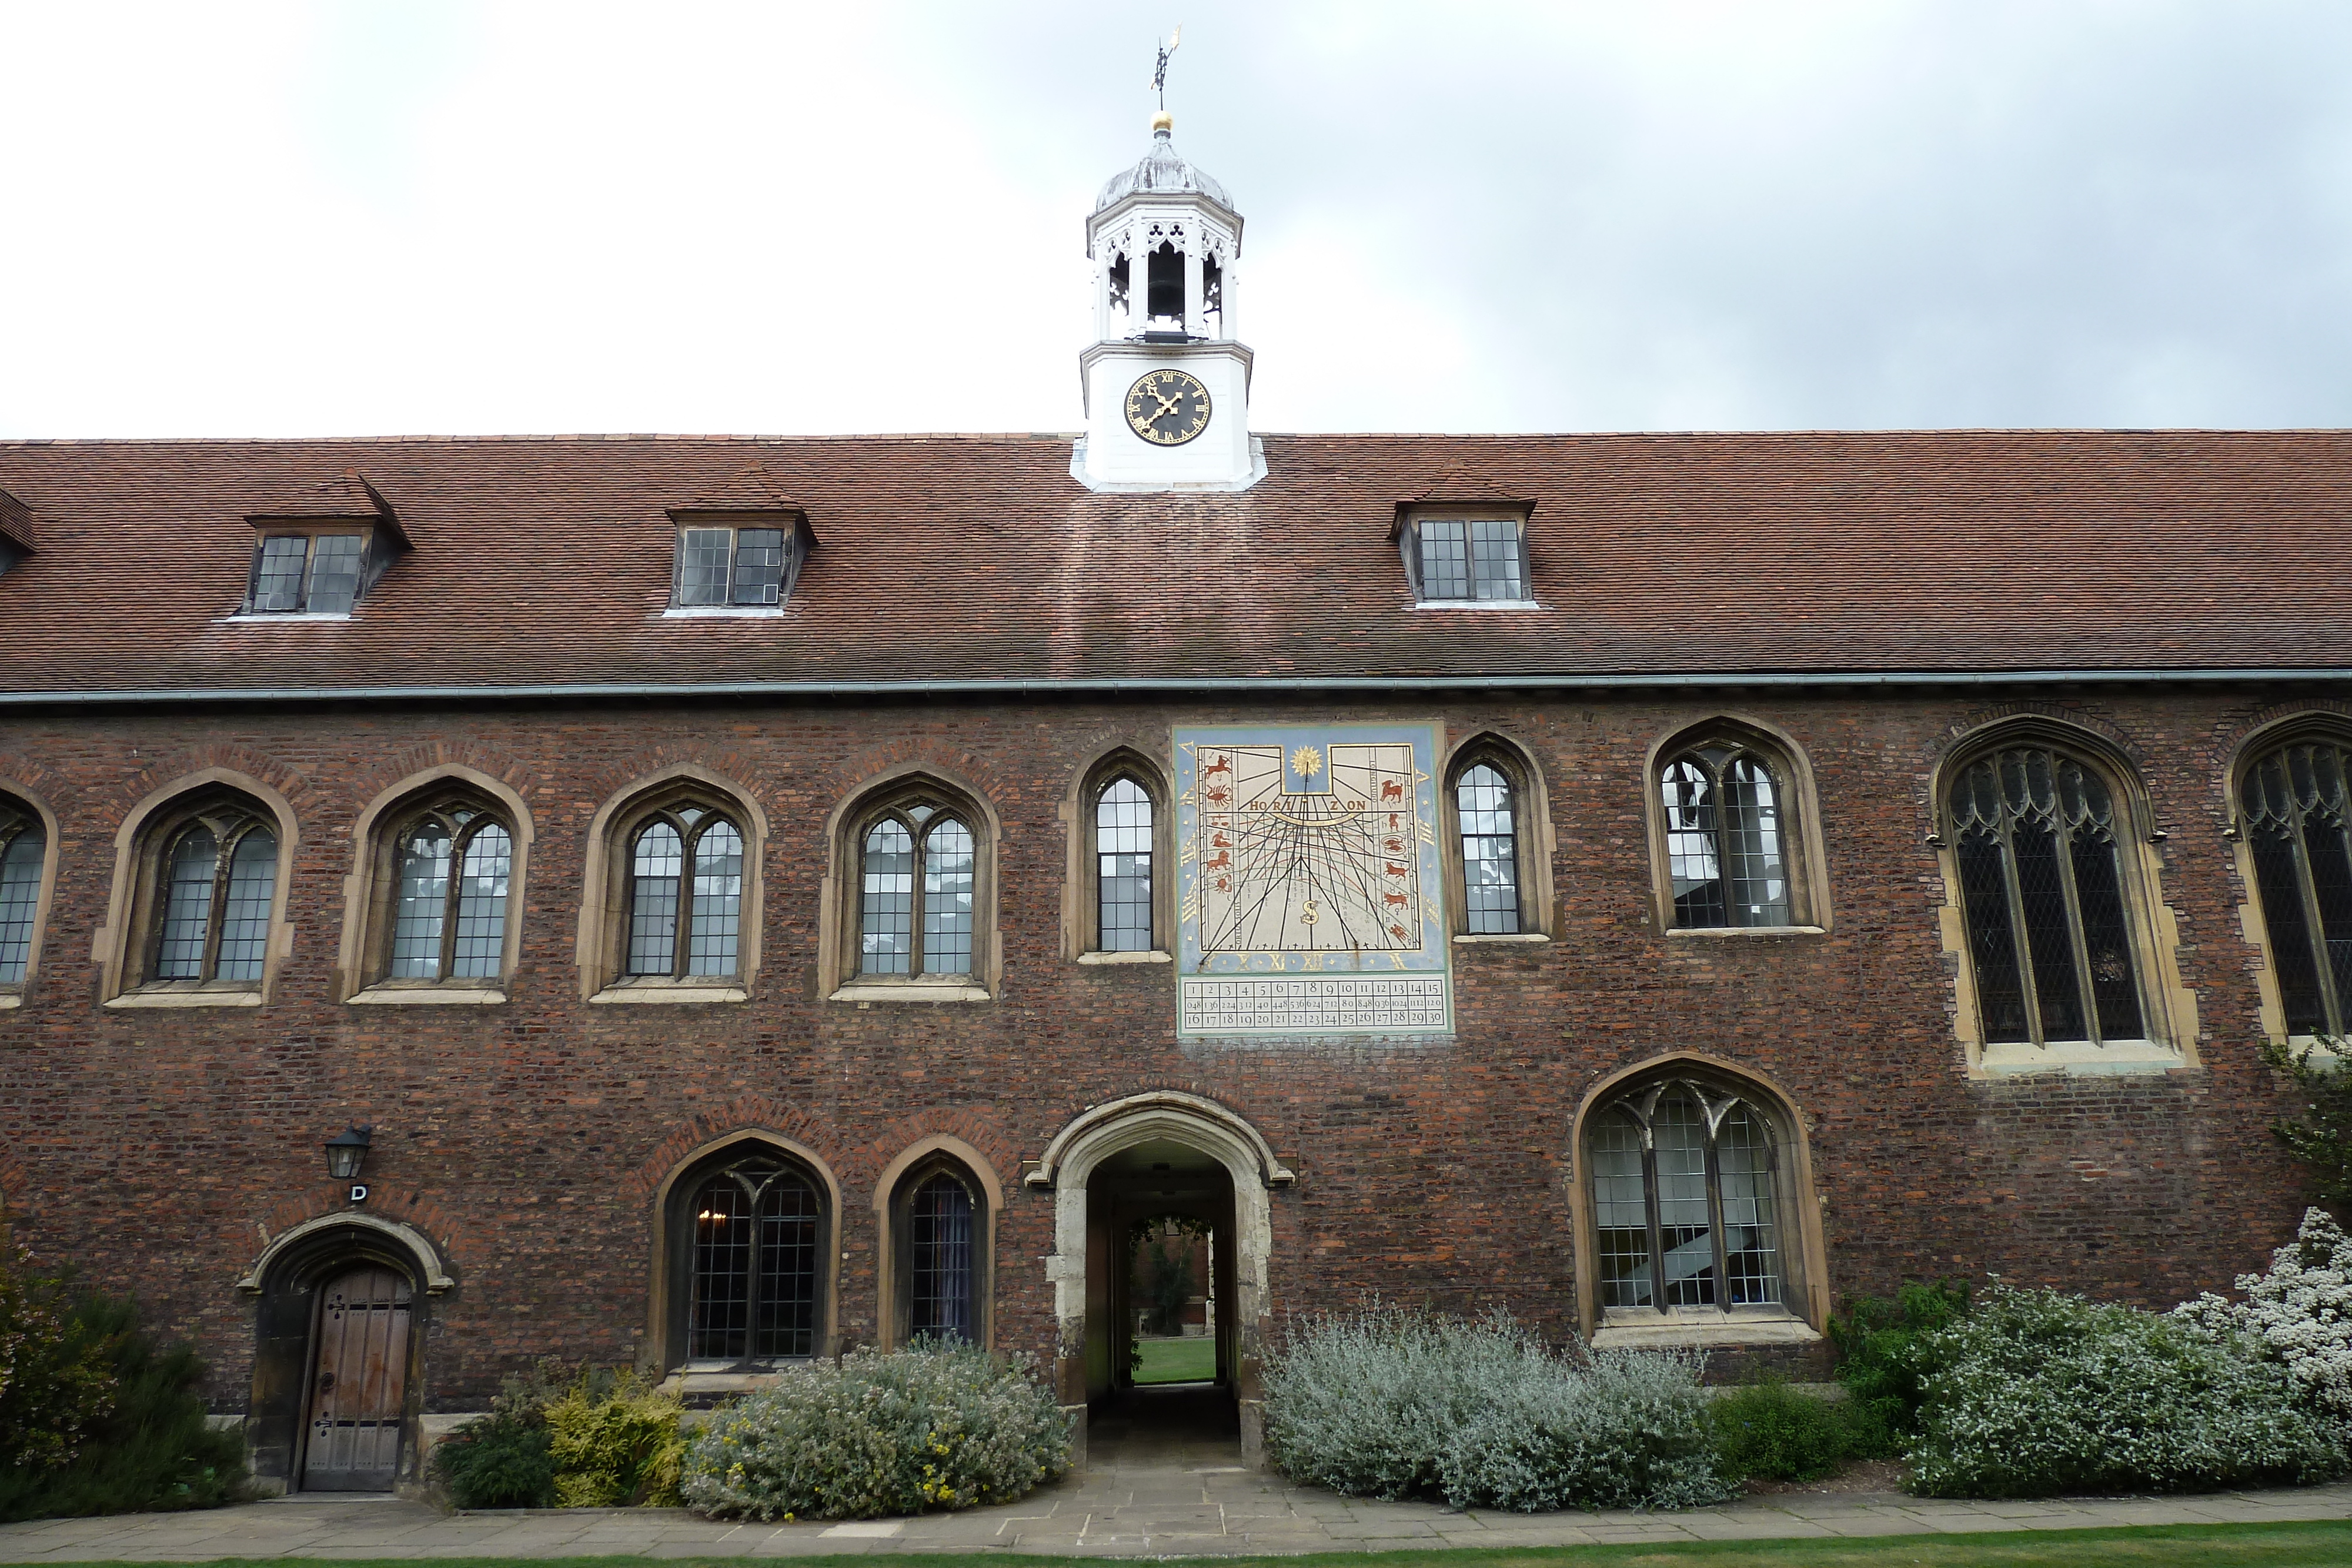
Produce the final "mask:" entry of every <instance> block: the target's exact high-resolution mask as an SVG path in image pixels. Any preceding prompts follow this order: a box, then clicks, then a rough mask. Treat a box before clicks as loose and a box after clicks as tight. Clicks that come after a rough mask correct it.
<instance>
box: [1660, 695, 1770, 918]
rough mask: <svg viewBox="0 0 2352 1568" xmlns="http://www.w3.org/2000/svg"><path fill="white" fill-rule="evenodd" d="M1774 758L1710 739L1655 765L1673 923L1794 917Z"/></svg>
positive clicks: (1737, 742)
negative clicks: (1671, 888) (1662, 816)
mask: <svg viewBox="0 0 2352 1568" xmlns="http://www.w3.org/2000/svg"><path fill="white" fill-rule="evenodd" d="M1774 761H1775V759H1773V758H1768V757H1766V756H1764V755H1762V754H1760V753H1759V752H1758V751H1756V750H1754V749H1752V748H1751V747H1748V746H1746V745H1745V744H1743V743H1741V742H1739V741H1738V740H1734V739H1713V740H1707V741H1703V742H1701V743H1700V744H1699V745H1697V746H1696V747H1690V748H1688V749H1686V750H1683V751H1679V752H1676V753H1675V754H1674V755H1672V756H1670V757H1668V758H1666V760H1665V762H1664V764H1663V766H1662V767H1661V768H1660V769H1659V773H1658V796H1659V806H1660V810H1661V811H1662V812H1663V814H1664V829H1665V852H1666V872H1667V875H1668V876H1669V877H1670V878H1671V879H1672V884H1673V893H1674V924H1675V926H1676V927H1677V928H1678V929H1684V930H1704V929H1707V928H1709V927H1725V926H1775V925H1796V924H1798V917H1797V913H1796V901H1795V896H1794V894H1795V886H1794V883H1793V882H1792V880H1791V878H1790V844H1789V841H1788V838H1789V829H1790V821H1789V817H1788V810H1787V803H1786V802H1787V798H1788V791H1787V789H1786V787H1785V785H1784V784H1783V782H1782V775H1781V774H1780V772H1779V771H1778V770H1776V768H1775V767H1774Z"/></svg>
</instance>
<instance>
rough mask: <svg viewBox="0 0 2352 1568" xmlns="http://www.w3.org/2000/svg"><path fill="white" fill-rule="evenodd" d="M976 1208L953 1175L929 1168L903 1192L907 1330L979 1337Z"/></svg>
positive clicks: (912, 1333) (965, 1185)
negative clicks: (910, 1187)
mask: <svg viewBox="0 0 2352 1568" xmlns="http://www.w3.org/2000/svg"><path fill="white" fill-rule="evenodd" d="M982 1212H983V1211H982V1207H981V1205H980V1204H979V1203H977V1202H976V1201H975V1200H974V1199H973V1197H972V1189H971V1184H969V1183H968V1182H966V1181H965V1180H964V1179H963V1178H962V1177H961V1176H960V1175H959V1174H957V1173H955V1172H953V1171H950V1170H946V1169H940V1170H935V1171H934V1172H932V1173H931V1174H930V1175H929V1176H925V1177H923V1178H922V1179H921V1180H920V1181H919V1182H917V1183H916V1184H915V1186H914V1188H913V1190H912V1191H911V1192H910V1193H909V1194H908V1199H907V1211H906V1218H905V1221H904V1225H905V1233H906V1238H907V1252H906V1278H907V1286H908V1292H907V1294H908V1301H907V1333H908V1337H912V1336H915V1335H918V1334H930V1335H933V1336H935V1337H938V1338H941V1339H954V1340H965V1341H971V1340H974V1339H976V1338H978V1337H979V1333H978V1325H979V1321H980V1314H979V1312H978V1310H977V1309H978V1292H977V1289H976V1287H977V1286H978V1283H979V1280H980V1267H979V1263H980V1260H979V1255H978V1253H979V1238H980V1230H981V1219H982Z"/></svg>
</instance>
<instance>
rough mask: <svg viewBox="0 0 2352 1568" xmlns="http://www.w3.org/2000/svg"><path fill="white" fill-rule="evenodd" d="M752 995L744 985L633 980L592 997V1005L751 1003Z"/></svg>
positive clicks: (610, 987)
mask: <svg viewBox="0 0 2352 1568" xmlns="http://www.w3.org/2000/svg"><path fill="white" fill-rule="evenodd" d="M588 1000H589V1003H590V1004H591V1005H592V1006H596V1007H609V1006H614V1005H620V1006H630V1005H634V1004H635V1003H638V1002H748V1001H750V1000H751V992H749V991H747V990H745V989H744V988H742V987H740V986H730V985H727V984H724V983H721V984H719V985H711V984H709V983H707V982H706V983H704V984H701V985H691V986H689V985H681V984H678V983H677V982H674V981H667V980H656V981H654V982H652V983H650V984H648V983H646V982H645V981H643V980H631V981H627V982H625V983H623V984H621V985H614V986H607V987H605V988H604V989H603V990H601V991H598V992H597V993H596V994H595V995H594V996H593V997H590V998H588Z"/></svg>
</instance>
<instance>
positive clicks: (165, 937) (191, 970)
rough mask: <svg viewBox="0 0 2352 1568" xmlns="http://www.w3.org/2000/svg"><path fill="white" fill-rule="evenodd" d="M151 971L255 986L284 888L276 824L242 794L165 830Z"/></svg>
mask: <svg viewBox="0 0 2352 1568" xmlns="http://www.w3.org/2000/svg"><path fill="white" fill-rule="evenodd" d="M155 873H156V877H155V888H154V894H153V896H152V901H151V904H150V907H151V908H152V909H153V911H154V914H153V916H152V936H151V937H150V940H149V944H148V948H147V953H148V961H147V974H146V977H147V979H148V980H149V981H151V982H155V983H177V984H189V985H198V986H212V985H218V986H228V987H236V988H253V987H257V986H258V985H259V984H260V983H261V979H262V975H263V972H264V970H265V968H266V967H267V965H268V955H269V923H270V911H271V908H272V905H273V904H274V902H275V900H276V897H277V893H278V831H277V825H276V823H275V822H274V821H271V820H270V819H268V817H266V816H264V815H263V814H262V813H261V812H260V810H258V809H257V808H254V807H251V806H248V805H247V804H246V803H245V802H244V801H243V800H242V799H241V798H216V799H215V800H210V801H207V802H206V803H205V805H204V806H202V807H200V808H199V809H197V810H194V811H192V812H189V813H187V814H186V815H185V816H184V817H182V818H180V819H179V820H177V821H174V822H173V823H172V824H170V825H169V826H168V827H166V828H165V830H164V833H163V838H162V853H161V854H160V856H159V857H158V858H157V860H156V862H155Z"/></svg>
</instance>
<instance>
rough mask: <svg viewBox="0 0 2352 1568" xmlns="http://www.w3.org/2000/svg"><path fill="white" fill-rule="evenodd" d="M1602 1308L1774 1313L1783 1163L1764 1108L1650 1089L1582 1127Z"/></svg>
mask: <svg viewBox="0 0 2352 1568" xmlns="http://www.w3.org/2000/svg"><path fill="white" fill-rule="evenodd" d="M1586 1136H1587V1140H1588V1144H1587V1158H1588V1164H1589V1168H1590V1170H1591V1204H1592V1216H1593V1228H1594V1231H1595V1240H1596V1242H1597V1244H1598V1249H1599V1259H1598V1260H1599V1264H1600V1269H1599V1278H1600V1304H1601V1309H1602V1311H1603V1312H1604V1313H1605V1314H1606V1315H1607V1316H1608V1317H1609V1319H1610V1320H1611V1321H1612V1322H1625V1321H1639V1318H1640V1314H1641V1313H1642V1312H1645V1311H1647V1312H1683V1311H1687V1310H1699V1311H1708V1310H1712V1311H1716V1312H1757V1313H1759V1314H1764V1315H1784V1314H1785V1312H1786V1310H1787V1309H1786V1306H1785V1303H1786V1302H1788V1301H1790V1300H1791V1299H1792V1297H1791V1292H1790V1290H1789V1284H1788V1278H1787V1273H1788V1270H1787V1265H1786V1256H1787V1252H1788V1248H1787V1243H1786V1241H1785V1240H1784V1232H1785V1227H1784V1225H1783V1223H1782V1218H1781V1197H1782V1195H1781V1190H1780V1187H1781V1183H1782V1180H1783V1176H1782V1171H1781V1160H1780V1154H1779V1148H1778V1143H1779V1140H1778V1139H1777V1138H1776V1136H1775V1134H1774V1132H1773V1130H1772V1128H1771V1125H1770V1124H1769V1120H1768V1118H1767V1117H1766V1115H1765V1113H1763V1111H1762V1109H1761V1108H1760V1107H1759V1106H1758V1105H1757V1104H1755V1103H1752V1102H1751V1101H1749V1100H1748V1099H1746V1098H1744V1097H1742V1096H1741V1095H1739V1094H1738V1093H1735V1092H1730V1091H1727V1090H1725V1089H1723V1088H1721V1087H1718V1086H1717V1085H1714V1084H1709V1083H1700V1082H1690V1081H1686V1080H1681V1079H1674V1080H1669V1081H1667V1082H1662V1083H1654V1084H1651V1085H1650V1086H1648V1087H1647V1088H1645V1089H1643V1090H1640V1091H1638V1092H1634V1093H1633V1094H1630V1095H1628V1096H1627V1097H1626V1098H1624V1099H1622V1100H1621V1101H1619V1102H1618V1103H1615V1104H1613V1105H1610V1106H1608V1107H1606V1108H1605V1109H1603V1110H1601V1112H1599V1113H1597V1114H1596V1116H1595V1117H1594V1118H1593V1120H1592V1121H1591V1124H1590V1125H1589V1129H1588V1132H1587V1134H1586Z"/></svg>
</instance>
